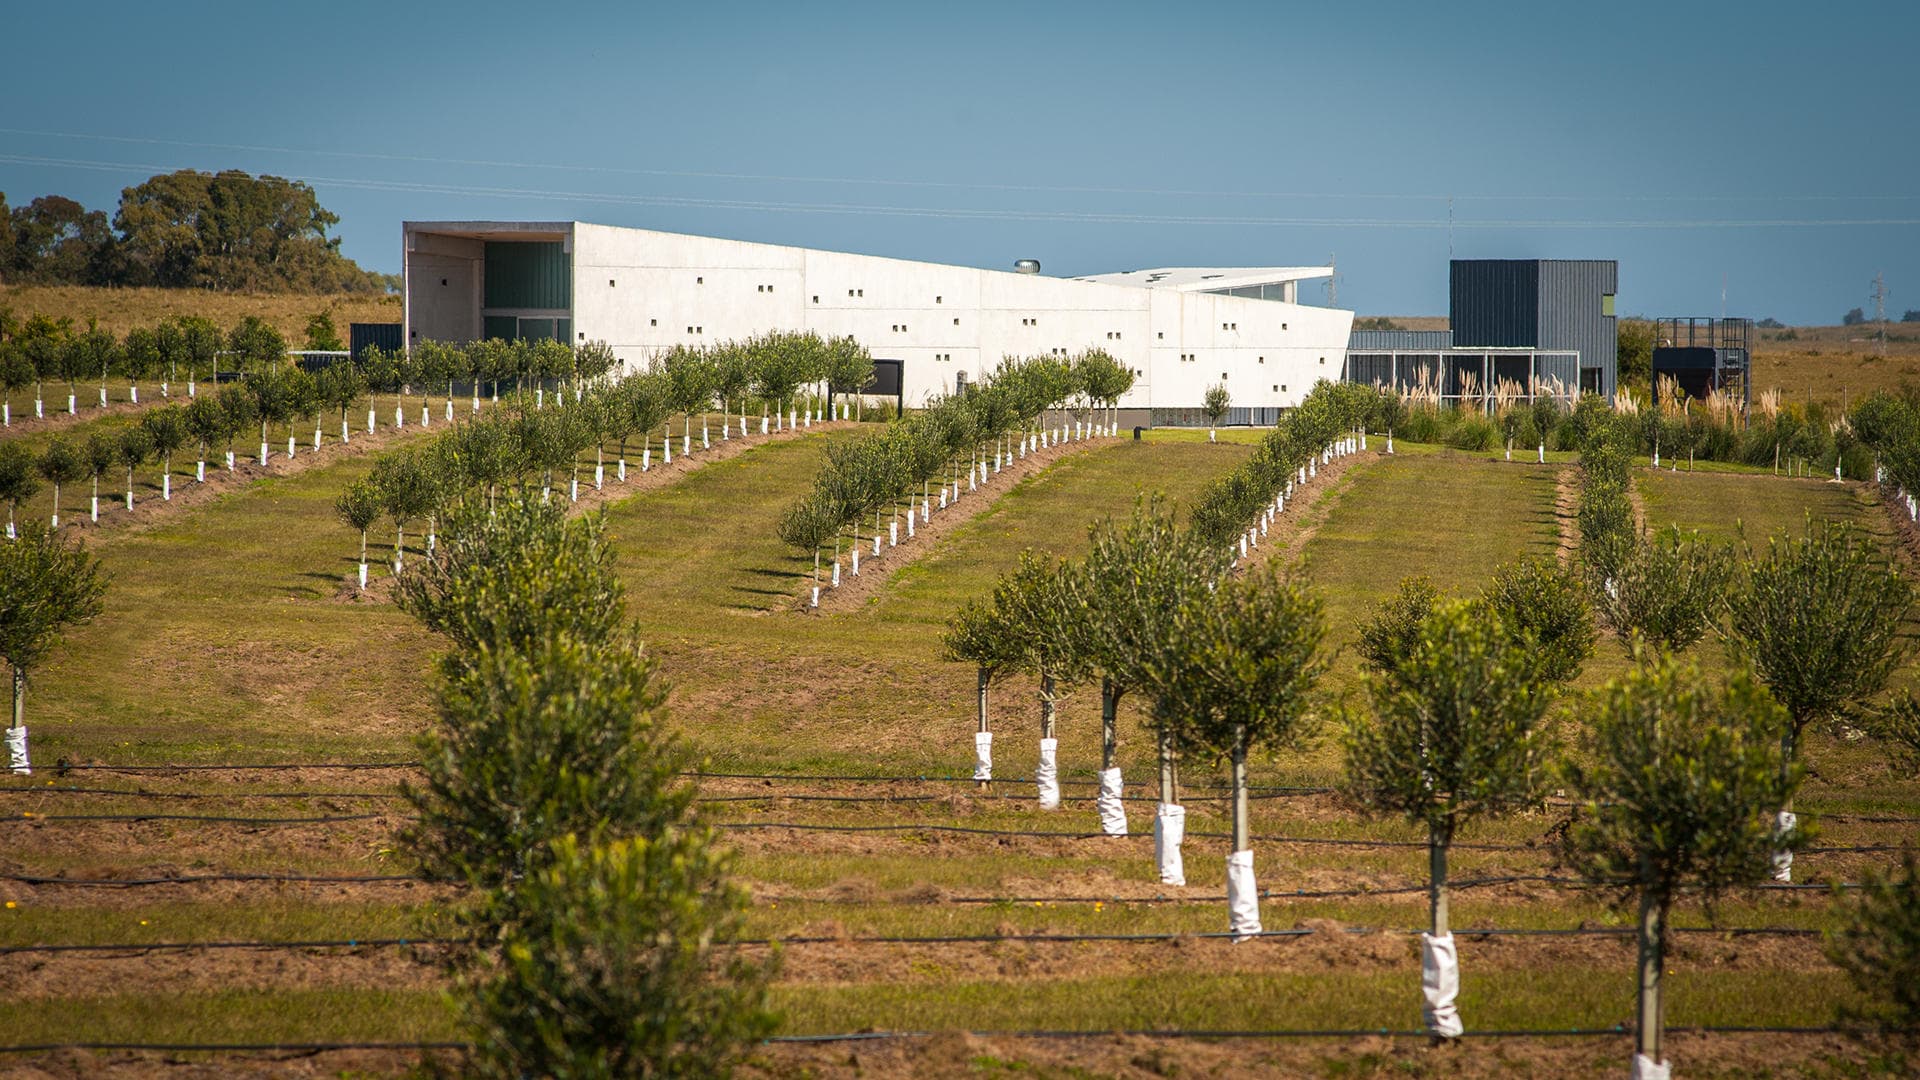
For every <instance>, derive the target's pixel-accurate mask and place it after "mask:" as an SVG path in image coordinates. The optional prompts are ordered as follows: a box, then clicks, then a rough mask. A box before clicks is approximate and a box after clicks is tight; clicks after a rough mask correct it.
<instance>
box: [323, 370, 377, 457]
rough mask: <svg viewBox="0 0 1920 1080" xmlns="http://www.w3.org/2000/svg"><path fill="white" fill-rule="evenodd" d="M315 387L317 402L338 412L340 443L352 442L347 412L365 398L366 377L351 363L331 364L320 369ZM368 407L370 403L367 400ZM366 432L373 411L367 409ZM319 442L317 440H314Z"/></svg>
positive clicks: (369, 426)
mask: <svg viewBox="0 0 1920 1080" xmlns="http://www.w3.org/2000/svg"><path fill="white" fill-rule="evenodd" d="M316 382H317V384H318V385H317V386H316V387H315V392H316V397H317V399H318V401H319V402H320V403H321V404H323V405H327V406H329V407H332V408H336V409H339V410H340V441H341V442H343V443H350V442H352V441H353V433H352V425H351V424H349V423H348V422H347V411H348V410H350V409H352V408H353V406H354V403H355V402H357V401H359V400H360V399H361V398H363V397H367V390H368V385H367V376H366V374H365V373H364V372H362V371H361V370H360V368H359V366H358V365H356V364H352V363H333V364H328V365H327V366H326V367H324V368H321V369H320V374H319V376H318V377H317V379H316ZM368 404H369V406H371V404H372V402H371V400H369V402H368ZM367 420H368V421H369V423H368V430H372V423H371V421H372V420H373V409H372V408H371V407H369V408H368V409H367ZM314 441H315V442H316V443H318V442H319V440H318V438H316V439H315V440H314Z"/></svg>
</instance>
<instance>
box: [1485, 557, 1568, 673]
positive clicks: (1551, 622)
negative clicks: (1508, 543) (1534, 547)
mask: <svg viewBox="0 0 1920 1080" xmlns="http://www.w3.org/2000/svg"><path fill="white" fill-rule="evenodd" d="M1481 598H1482V599H1484V600H1485V601H1486V604H1487V608H1488V610H1489V611H1491V612H1492V613H1493V614H1494V615H1495V616H1497V617H1498V619H1499V621H1500V624H1501V625H1502V626H1504V627H1505V628H1506V629H1507V630H1508V631H1509V632H1510V633H1512V634H1513V635H1515V636H1516V637H1517V638H1519V639H1521V640H1522V641H1524V642H1525V643H1526V647H1527V649H1528V653H1529V656H1530V657H1531V658H1532V660H1533V663H1534V664H1535V665H1536V666H1537V667H1538V668H1539V669H1540V674H1541V676H1542V677H1543V678H1546V679H1548V680H1551V681H1553V682H1558V683H1568V682H1572V681H1573V680H1574V679H1577V678H1579V677H1580V669H1581V668H1582V667H1583V666H1585V664H1586V662H1587V658H1588V657H1590V656H1592V655H1593V643H1594V628H1593V608H1592V606H1591V605H1590V604H1588V602H1587V592H1586V588H1585V585H1584V583H1582V582H1581V580H1580V575H1579V574H1578V573H1577V572H1576V571H1575V570H1574V569H1573V568H1572V567H1570V566H1566V565H1563V564H1562V563H1561V562H1560V561H1559V560H1557V559H1554V558H1551V557H1549V556H1545V555H1536V556H1532V557H1530V558H1523V559H1518V560H1515V561H1514V562H1511V563H1507V564H1506V565H1504V566H1502V567H1501V568H1500V569H1499V570H1496V571H1495V572H1494V575H1493V580H1492V581H1490V582H1488V583H1487V587H1486V588H1485V589H1484V590H1482V591H1481Z"/></svg>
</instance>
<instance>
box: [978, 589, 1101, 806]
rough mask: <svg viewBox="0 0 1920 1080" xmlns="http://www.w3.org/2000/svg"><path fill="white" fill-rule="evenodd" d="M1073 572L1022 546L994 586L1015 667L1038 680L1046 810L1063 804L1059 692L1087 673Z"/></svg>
mask: <svg viewBox="0 0 1920 1080" xmlns="http://www.w3.org/2000/svg"><path fill="white" fill-rule="evenodd" d="M1070 576H1071V571H1070V570H1069V569H1068V567H1067V566H1066V564H1065V563H1064V562H1063V561H1061V560H1059V559H1054V558H1050V557H1047V556H1045V555H1041V554H1038V553H1036V552H1033V551H1023V552H1021V553H1020V562H1019V565H1017V566H1015V567H1014V569H1013V571H1012V572H1011V573H1009V574H1007V575H1005V576H1003V577H1002V578H1001V579H1000V580H999V582H998V583H996V584H995V585H994V588H993V609H994V613H995V618H996V620H997V621H998V622H999V623H1000V625H1001V626H1002V627H1004V628H1005V629H1006V630H1007V631H1008V633H1007V642H1008V645H1007V647H1008V648H1009V649H1010V650H1011V651H1012V654H1013V658H1014V659H1013V667H1014V669H1015V670H1017V671H1022V672H1025V673H1027V674H1030V675H1033V676H1035V677H1037V678H1038V679H1039V683H1040V685H1039V694H1038V698H1039V702H1040V763H1039V765H1038V766H1037V767H1036V768H1035V769H1034V786H1035V788H1036V789H1037V792H1038V795H1039V799H1040V806H1041V808H1042V809H1045V810H1054V809H1058V808H1059V806H1060V771H1059V759H1058V748H1059V745H1060V744H1059V741H1058V740H1057V739H1056V738H1055V735H1054V723H1055V720H1056V711H1057V709H1058V707H1059V703H1060V699H1061V695H1062V693H1063V692H1064V691H1065V689H1066V688H1067V687H1070V686H1072V685H1074V684H1076V683H1079V682H1082V681H1084V680H1085V679H1086V677H1087V675H1088V673H1089V670H1088V664H1087V656H1086V654H1085V652H1084V651H1083V650H1082V649H1080V648H1079V647H1078V640H1077V638H1078V627H1077V623H1078V622H1079V620H1081V619H1083V618H1084V617H1085V614H1084V613H1083V612H1081V611H1080V610H1078V608H1077V605H1076V604H1075V603H1074V596H1073V588H1072V585H1071V583H1070Z"/></svg>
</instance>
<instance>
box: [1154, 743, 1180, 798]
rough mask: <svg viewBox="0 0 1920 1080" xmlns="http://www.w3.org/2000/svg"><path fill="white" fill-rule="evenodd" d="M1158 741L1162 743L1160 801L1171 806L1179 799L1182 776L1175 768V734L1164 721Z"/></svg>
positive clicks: (1160, 747)
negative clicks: (1180, 776)
mask: <svg viewBox="0 0 1920 1080" xmlns="http://www.w3.org/2000/svg"><path fill="white" fill-rule="evenodd" d="M1158 741H1159V744H1160V746H1159V750H1160V802H1161V804H1162V805H1166V806H1171V805H1173V804H1174V803H1175V802H1178V801H1179V797H1180V791H1179V787H1180V778H1179V775H1178V773H1176V772H1175V770H1174V762H1173V736H1172V735H1171V734H1170V733H1169V732H1168V731H1167V725H1165V724H1164V723H1163V724H1161V725H1160V729H1159V734H1158Z"/></svg>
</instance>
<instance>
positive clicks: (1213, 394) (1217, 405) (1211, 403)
mask: <svg viewBox="0 0 1920 1080" xmlns="http://www.w3.org/2000/svg"><path fill="white" fill-rule="evenodd" d="M1232 405H1233V395H1231V394H1229V393H1227V384H1226V383H1215V384H1214V385H1212V386H1209V387H1207V396H1206V398H1205V400H1204V402H1203V403H1202V405H1201V411H1203V412H1205V413H1206V414H1207V426H1208V429H1209V430H1208V431H1207V441H1208V442H1212V441H1213V439H1214V437H1215V432H1214V431H1213V430H1212V429H1213V428H1217V427H1219V426H1220V421H1222V420H1224V419H1226V417H1227V410H1228V409H1229V408H1231V407H1232Z"/></svg>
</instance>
